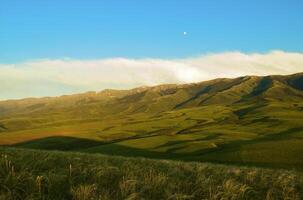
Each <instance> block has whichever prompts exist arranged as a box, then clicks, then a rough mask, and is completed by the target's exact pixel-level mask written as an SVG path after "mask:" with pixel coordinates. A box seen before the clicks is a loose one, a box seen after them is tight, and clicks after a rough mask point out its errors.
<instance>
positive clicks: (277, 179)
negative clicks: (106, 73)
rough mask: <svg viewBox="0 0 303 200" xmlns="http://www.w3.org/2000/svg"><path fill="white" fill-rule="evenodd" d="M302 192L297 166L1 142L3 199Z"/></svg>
mask: <svg viewBox="0 0 303 200" xmlns="http://www.w3.org/2000/svg"><path fill="white" fill-rule="evenodd" d="M302 198H303V174H302V173H301V172H297V171H287V170H272V169H263V168H252V167H235V166H224V165H215V164H208V163H197V162H191V163H188V162H179V161H178V162H176V161H168V160H150V159H144V158H123V157H115V156H105V155H100V154H98V155H92V154H83V153H71V152H69V153H66V152H51V151H40V150H24V149H12V148H0V199H3V200H8V199H12V200H25V199H31V200H42V199H49V200H60V199H74V200H92V199H96V200H110V199H113V200H116V199H128V200H141V199H155V200H158V199H170V200H181V199H182V200H195V199H197V200H200V199H209V200H222V199H233V200H243V199H247V200H248V199H249V200H250V199H251V200H263V199H267V200H272V199H291V200H300V199H302Z"/></svg>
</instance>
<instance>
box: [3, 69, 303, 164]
mask: <svg viewBox="0 0 303 200" xmlns="http://www.w3.org/2000/svg"><path fill="white" fill-rule="evenodd" d="M302 142H303V73H298V74H293V75H287V76H278V75H275V76H264V77H259V76H244V77H239V78H234V79H227V78H220V79H215V80H210V81H204V82H200V83H193V84H183V85H176V84H169V85H159V86H154V87H141V88H135V89H132V90H104V91H101V92H87V93H83V94H76V95H66V96H61V97H45V98H28V99H21V100H7V101H1V102H0V144H2V145H13V146H19V147H26V148H38V149H56V150H73V151H85V152H101V153H105V154H118V155H126V156H146V157H156V158H169V159H182V160H201V161H212V162H229V163H245V164H250V163H252V164H260V165H274V166H292V167H297V166H303V146H302V144H303V143H302Z"/></svg>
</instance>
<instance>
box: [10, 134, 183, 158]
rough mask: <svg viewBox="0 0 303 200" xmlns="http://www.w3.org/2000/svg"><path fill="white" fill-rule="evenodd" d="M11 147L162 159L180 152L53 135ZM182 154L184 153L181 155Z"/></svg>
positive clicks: (176, 155)
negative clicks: (167, 151)
mask: <svg viewBox="0 0 303 200" xmlns="http://www.w3.org/2000/svg"><path fill="white" fill-rule="evenodd" d="M12 146H13V147H21V148H28V149H42V150H60V151H77V152H86V153H101V154H107V155H117V156H131V157H148V158H162V159H174V158H175V159H177V157H181V156H182V155H181V154H180V155H179V154H170V153H164V152H155V151H149V150H145V149H137V148H132V147H127V146H124V145H120V144H117V143H109V142H107V143H106V142H101V141H96V140H90V139H83V138H75V137H65V136H54V137H46V138H41V139H36V140H31V141H27V142H22V143H18V144H15V145H12ZM183 156H184V155H183Z"/></svg>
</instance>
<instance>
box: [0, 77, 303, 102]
mask: <svg viewBox="0 0 303 200" xmlns="http://www.w3.org/2000/svg"><path fill="white" fill-rule="evenodd" d="M302 73H303V72H296V73H290V74H284V75H280V74H271V75H243V76H238V77H233V78H225V77H221V78H214V79H208V80H204V81H196V82H189V83H166V84H158V85H143V86H138V87H133V88H126V89H114V88H105V89H102V90H90V91H83V92H78V93H69V94H60V95H54V96H32V97H31V96H29V97H24V98H15V99H14V98H12V99H0V102H5V101H18V100H26V99H43V98H57V97H64V96H74V95H84V94H87V93H95V94H97V93H101V92H104V91H106V90H115V91H127V90H135V89H140V88H153V87H158V86H165V85H186V84H199V83H203V82H206V81H212V80H215V79H235V78H240V77H247V76H248V77H252V76H255V77H267V76H292V75H296V74H302Z"/></svg>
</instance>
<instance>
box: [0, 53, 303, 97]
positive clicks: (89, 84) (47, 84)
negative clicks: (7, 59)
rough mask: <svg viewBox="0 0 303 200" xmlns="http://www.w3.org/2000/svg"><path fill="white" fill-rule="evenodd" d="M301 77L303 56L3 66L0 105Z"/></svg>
mask: <svg viewBox="0 0 303 200" xmlns="http://www.w3.org/2000/svg"><path fill="white" fill-rule="evenodd" d="M302 71H303V53H291V52H284V51H272V52H269V53H265V54H259V53H252V54H245V53H241V52H224V53H216V54H206V55H201V56H197V57H190V58H184V59H150V58H146V59H129V58H111V59H98V60H75V59H55V60H51V59H42V60H31V61H26V62H22V63H15V64H0V90H1V91H2V92H1V94H0V99H11V98H24V97H38V96H54V95H62V94H70V93H77V92H84V91H92V90H93V91H100V90H102V89H107V88H111V89H129V88H133V87H139V86H146V85H148V86H149V85H157V84H165V83H190V82H199V81H204V80H210V79H214V78H220V77H229V78H232V77H238V76H243V75H271V74H283V75H284V74H292V73H297V72H302Z"/></svg>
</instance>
